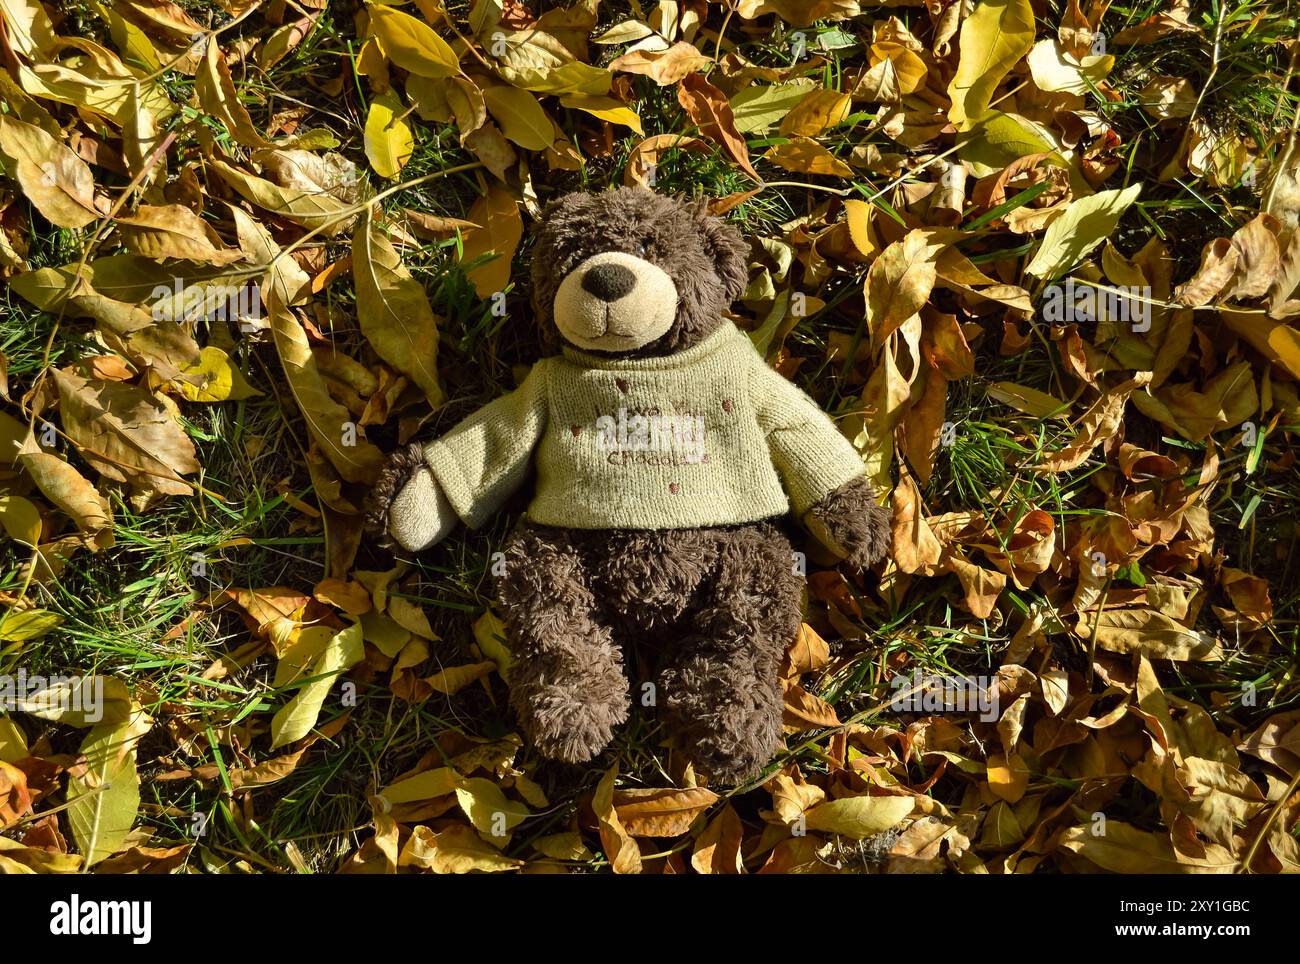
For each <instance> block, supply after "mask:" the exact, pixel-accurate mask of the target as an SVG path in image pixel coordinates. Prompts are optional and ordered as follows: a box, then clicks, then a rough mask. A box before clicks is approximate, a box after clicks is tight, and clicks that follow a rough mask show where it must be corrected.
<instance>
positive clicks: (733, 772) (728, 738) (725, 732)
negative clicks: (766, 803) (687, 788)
mask: <svg viewBox="0 0 1300 964" xmlns="http://www.w3.org/2000/svg"><path fill="white" fill-rule="evenodd" d="M702 668H703V667H702V666H688V667H686V668H685V669H686V672H683V673H681V674H676V673H666V674H665V675H664V687H665V692H666V693H667V694H668V701H667V708H668V712H669V714H670V717H671V724H670V725H671V726H672V728H673V730H674V731H675V735H676V740H677V744H678V745H679V746H680V747H681V748H682V750H683V751H684V752H685V753H686V755H687V756H688V757H689V758H690V759H691V762H692V763H694V764H695V767H696V769H697V770H702V771H704V772H705V773H707V774H708V775H709V776H710V777H711V778H712V779H713V781H714V782H717V783H726V784H738V783H743V782H745V781H746V780H748V779H750V778H751V777H754V776H757V775H758V774H759V773H760V772H761V771H762V770H763V767H765V766H766V765H767V764H768V762H769V761H770V760H771V759H772V757H773V756H775V755H776V752H777V751H778V750H779V749H780V748H781V742H782V738H781V698H780V694H779V691H778V690H777V687H776V685H775V681H774V680H772V681H758V680H754V679H752V678H750V677H749V674H747V673H740V672H737V671H736V670H735V669H734V668H733V669H732V671H731V672H730V673H729V672H728V668H727V667H726V666H725V665H724V666H717V667H714V668H713V672H712V673H711V674H708V675H705V674H703V673H700V672H698V670H700V669H702ZM729 682H730V683H733V684H736V685H734V686H728V685H726V684H727V683H729ZM692 684H693V685H692Z"/></svg>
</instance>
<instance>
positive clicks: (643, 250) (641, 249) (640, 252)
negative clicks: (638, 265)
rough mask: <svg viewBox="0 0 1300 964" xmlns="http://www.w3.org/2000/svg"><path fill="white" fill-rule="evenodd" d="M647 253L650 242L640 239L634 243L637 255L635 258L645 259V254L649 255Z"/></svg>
mask: <svg viewBox="0 0 1300 964" xmlns="http://www.w3.org/2000/svg"><path fill="white" fill-rule="evenodd" d="M649 253H650V242H649V241H647V240H646V239H645V238H641V239H640V240H639V241H637V243H636V255H637V257H638V258H644V257H645V256H646V255H647V254H649Z"/></svg>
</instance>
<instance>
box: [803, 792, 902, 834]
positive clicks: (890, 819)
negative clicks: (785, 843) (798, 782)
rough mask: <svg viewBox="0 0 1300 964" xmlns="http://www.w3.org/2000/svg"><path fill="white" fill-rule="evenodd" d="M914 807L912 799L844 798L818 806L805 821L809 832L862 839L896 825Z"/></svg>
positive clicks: (895, 797)
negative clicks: (814, 831)
mask: <svg viewBox="0 0 1300 964" xmlns="http://www.w3.org/2000/svg"><path fill="white" fill-rule="evenodd" d="M912 807H913V800H912V797H911V796H888V797H885V796H881V797H841V798H840V799H838V800H827V801H826V802H825V803H819V804H817V806H815V807H813V808H812V809H811V810H809V811H808V812H807V813H805V814H804V822H805V825H806V826H807V828H808V829H809V830H821V831H824V832H826V833H837V834H841V835H842V836H845V837H852V838H853V839H854V840H861V839H862V838H863V837H870V836H871V835H872V834H877V833H883V832H884V831H886V830H889V829H890V828H891V827H894V826H897V825H898V822H899V821H900V820H902V819H903V818H904V817H906V816H907V815H908V814H910V813H911V812H912Z"/></svg>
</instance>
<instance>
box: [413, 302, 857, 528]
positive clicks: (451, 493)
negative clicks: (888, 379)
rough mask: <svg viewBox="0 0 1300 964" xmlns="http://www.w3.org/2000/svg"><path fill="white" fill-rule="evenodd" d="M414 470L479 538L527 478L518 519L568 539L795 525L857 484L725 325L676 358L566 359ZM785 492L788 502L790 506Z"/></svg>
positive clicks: (428, 453) (799, 398)
mask: <svg viewBox="0 0 1300 964" xmlns="http://www.w3.org/2000/svg"><path fill="white" fill-rule="evenodd" d="M424 458H425V461H426V462H427V463H428V465H429V468H430V470H431V472H432V473H433V475H434V477H435V478H436V479H437V481H438V484H439V486H441V488H442V490H443V492H444V493H445V494H446V496H447V499H448V501H449V502H450V503H451V506H452V508H453V509H455V511H456V514H457V515H458V516H459V517H460V518H461V519H462V520H463V521H464V522H465V523H466V524H467V525H468V526H470V527H471V528H477V527H478V526H480V525H482V524H483V523H484V522H485V521H487V519H488V518H489V517H490V516H491V515H492V514H493V513H494V512H496V511H497V509H498V508H499V507H500V506H501V504H502V503H503V502H504V501H505V500H506V499H507V498H508V497H509V496H510V494H511V493H512V492H514V491H515V490H516V489H517V488H518V487H519V486H520V485H521V484H522V483H523V482H524V481H525V479H527V477H528V475H529V472H530V470H532V469H535V470H536V477H537V479H536V494H535V495H534V497H533V500H532V503H531V504H530V505H529V506H528V517H529V518H530V519H531V520H532V521H534V522H537V523H539V524H542V525H554V526H567V527H571V528H577V529H683V528H693V527H697V526H718V525H729V524H735V523H742V522H753V521H757V520H759V519H766V518H771V517H773V516H779V515H784V514H785V513H786V512H788V511H789V510H790V506H791V503H793V506H794V509H795V512H796V513H798V514H799V515H801V516H802V514H803V513H804V512H805V511H806V510H807V509H808V508H809V507H810V506H812V505H813V504H815V503H816V502H818V501H819V500H820V499H822V498H823V497H824V496H825V495H827V494H828V493H829V492H831V491H832V490H833V489H835V488H837V487H839V486H840V485H842V484H844V483H845V482H848V481H850V480H852V479H855V478H857V477H859V476H861V475H863V474H864V468H863V463H862V459H861V458H860V456H859V455H858V453H857V451H856V450H855V449H854V448H853V446H852V445H851V444H849V442H848V440H847V439H845V438H844V436H843V435H841V434H840V433H839V431H838V430H837V429H836V427H835V425H834V424H833V423H832V422H831V420H830V419H829V418H828V417H827V416H826V414H825V413H824V412H822V411H821V409H820V408H818V406H817V404H816V403H815V402H814V401H813V400H812V399H811V398H809V397H808V396H807V395H805V394H804V393H803V392H802V391H800V390H799V389H798V388H796V387H795V386H794V385H792V384H791V383H790V382H789V381H787V380H786V379H785V378H783V377H782V376H781V375H779V374H778V373H776V372H775V371H773V370H772V369H771V368H769V367H768V366H767V364H766V363H765V362H764V361H763V359H762V357H761V356H760V355H759V354H758V352H757V351H756V350H755V349H754V346H753V344H752V343H751V342H750V340H749V339H748V338H747V337H745V335H744V334H743V333H742V332H741V331H739V330H738V329H737V328H736V327H735V326H734V325H731V324H724V325H723V326H722V328H720V329H719V330H718V331H717V332H715V333H714V334H712V335H710V336H709V337H708V338H706V339H705V340H704V341H702V342H700V343H699V344H696V345H693V346H692V347H690V348H688V349H686V350H685V351H681V352H678V353H676V354H674V355H668V356H665V357H659V358H637V359H611V358H605V357H601V356H597V355H592V354H588V353H585V352H581V351H578V350H576V349H571V348H565V349H564V353H563V354H562V355H558V356H554V357H550V358H544V359H542V360H541V361H539V362H537V364H536V365H534V366H533V369H532V371H531V372H529V374H528V377H527V378H526V379H524V382H523V384H521V385H520V386H519V387H518V388H517V389H515V390H514V391H513V392H511V393H510V394H508V395H503V396H502V397H501V398H498V399H497V400H496V401H494V402H491V403H490V404H488V405H485V406H484V407H483V408H481V409H479V410H478V411H477V412H475V413H474V414H472V415H470V416H469V417H468V418H466V419H465V420H464V421H462V422H460V423H459V424H458V425H456V426H455V428H453V429H452V430H451V431H450V432H448V433H447V434H446V435H444V436H443V437H442V438H440V439H438V440H436V441H434V442H431V443H429V445H427V446H426V447H425V450H424ZM787 493H788V497H787Z"/></svg>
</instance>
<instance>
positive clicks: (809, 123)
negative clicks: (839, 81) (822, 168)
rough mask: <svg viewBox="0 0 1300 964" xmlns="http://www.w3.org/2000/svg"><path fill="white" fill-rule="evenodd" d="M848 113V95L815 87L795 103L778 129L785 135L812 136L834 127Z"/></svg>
mask: <svg viewBox="0 0 1300 964" xmlns="http://www.w3.org/2000/svg"><path fill="white" fill-rule="evenodd" d="M848 113H849V95H848V94H842V93H840V92H839V91H838V90H825V89H823V88H821V87H817V88H815V89H813V90H811V91H809V92H808V93H807V94H805V95H804V97H803V98H802V99H801V100H800V101H799V103H798V104H796V105H795V108H794V110H792V111H790V113H788V114H787V115H786V116H785V120H783V121H781V127H780V131H781V133H782V134H785V135H787V136H790V135H795V136H804V137H812V136H813V135H815V134H820V133H821V132H822V131H824V130H826V129H827V128H828V127H834V126H835V125H836V124H838V123H840V122H841V121H842V120H844V118H845V117H847V116H848Z"/></svg>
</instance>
